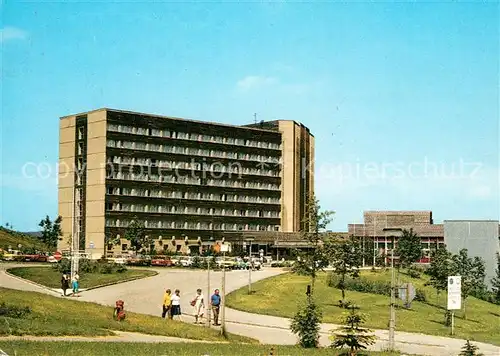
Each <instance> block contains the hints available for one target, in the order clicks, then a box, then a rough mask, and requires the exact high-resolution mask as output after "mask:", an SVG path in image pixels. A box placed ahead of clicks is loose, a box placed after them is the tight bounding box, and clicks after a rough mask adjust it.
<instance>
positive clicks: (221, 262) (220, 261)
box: [215, 257, 236, 269]
mask: <svg viewBox="0 0 500 356" xmlns="http://www.w3.org/2000/svg"><path fill="white" fill-rule="evenodd" d="M215 263H216V264H217V267H219V268H223V267H224V268H226V269H234V268H235V267H236V259H235V258H234V257H226V258H225V259H224V258H223V257H217V258H216V259H215Z"/></svg>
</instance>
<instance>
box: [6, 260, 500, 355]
mask: <svg viewBox="0 0 500 356" xmlns="http://www.w3.org/2000/svg"><path fill="white" fill-rule="evenodd" d="M156 270H157V271H158V272H159V274H158V275H157V276H153V277H148V278H144V279H141V280H136V281H131V282H126V283H121V284H117V285H113V286H109V287H104V288H99V289H94V290H88V291H85V292H83V293H82V294H81V297H80V298H78V299H79V300H84V301H89V302H96V303H99V304H105V305H114V303H115V301H116V300H117V299H123V300H124V301H125V309H126V310H130V311H134V312H138V313H143V314H151V315H159V314H160V313H161V303H162V296H163V292H164V290H165V289H166V288H170V289H172V290H173V289H176V288H178V289H180V290H181V297H182V302H181V307H182V310H183V313H187V314H189V313H191V312H192V307H191V306H190V305H189V301H190V300H191V299H192V297H193V296H194V294H195V293H196V289H197V288H202V290H203V292H204V294H205V295H206V294H207V280H208V278H207V272H206V271H189V270H175V269H156ZM280 273H282V271H281V270H277V269H265V270H263V271H256V272H254V273H252V279H253V280H254V281H256V280H259V279H263V278H268V277H271V276H274V275H277V274H280ZM221 280H222V272H212V273H211V289H212V290H213V289H215V288H219V289H221V283H222V282H221ZM247 283H248V273H247V272H246V271H230V272H227V273H226V291H227V292H230V291H233V290H235V289H238V288H240V287H243V286H245V285H247ZM0 285H1V286H5V287H8V288H14V289H23V290H34V291H38V292H46V293H49V294H54V292H53V291H47V290H46V289H44V288H39V287H36V286H33V285H32V284H29V283H26V282H23V281H20V280H18V279H15V278H12V277H10V276H7V275H6V274H5V273H3V271H1V265H0ZM82 287H84V286H82ZM226 320H227V330H228V331H229V332H231V333H235V334H240V335H244V336H249V337H253V338H256V339H258V340H260V342H261V343H266V344H282V345H287V344H295V343H296V342H297V339H296V337H295V335H293V334H292V333H291V332H290V330H289V326H290V321H289V320H288V319H286V318H279V317H273V316H266V315H257V314H250V313H246V312H241V311H237V310H233V309H229V308H227V309H226ZM184 321H187V322H192V321H193V318H192V317H190V316H187V315H184ZM335 327H336V325H333V324H323V325H322V326H321V338H320V342H321V344H322V345H324V346H326V345H329V344H330V340H329V339H328V336H329V331H330V330H331V329H333V328H335ZM375 335H376V336H377V338H378V341H377V343H376V344H375V345H374V346H373V347H372V348H371V349H373V350H381V349H384V348H386V347H387V340H388V333H387V331H386V330H376V331H375ZM464 343H465V340H461V339H453V338H447V337H440V336H432V335H424V334H414V333H406V332H397V333H396V347H397V348H398V349H399V350H401V351H402V352H405V353H409V354H420V355H431V356H434V355H435V356H448V355H450V356H452V355H453V356H454V355H457V354H458V353H459V352H460V349H461V347H462V346H463V345H464ZM475 344H476V345H478V346H479V348H480V351H481V352H482V353H483V354H484V355H485V356H490V355H491V356H498V355H500V347H496V346H493V345H489V344H484V343H475Z"/></svg>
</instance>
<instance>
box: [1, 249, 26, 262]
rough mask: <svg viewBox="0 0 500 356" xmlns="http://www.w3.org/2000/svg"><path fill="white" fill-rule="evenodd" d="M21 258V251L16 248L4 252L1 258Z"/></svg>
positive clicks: (9, 259)
mask: <svg viewBox="0 0 500 356" xmlns="http://www.w3.org/2000/svg"><path fill="white" fill-rule="evenodd" d="M22 258H23V255H22V253H21V251H18V250H10V251H8V252H7V253H4V255H3V259H4V260H5V261H19V260H20V259H22Z"/></svg>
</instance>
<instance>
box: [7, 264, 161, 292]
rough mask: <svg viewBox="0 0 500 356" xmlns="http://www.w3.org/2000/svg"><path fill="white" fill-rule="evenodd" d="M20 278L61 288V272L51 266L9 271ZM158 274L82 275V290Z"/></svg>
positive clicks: (127, 272)
mask: <svg viewBox="0 0 500 356" xmlns="http://www.w3.org/2000/svg"><path fill="white" fill-rule="evenodd" d="M7 271H8V272H9V273H12V274H13V275H16V276H18V277H21V278H24V279H28V280H30V281H33V282H36V283H39V284H41V285H44V286H47V287H50V288H61V272H59V271H57V270H56V269H55V268H52V267H51V266H37V267H16V268H10V269H8V270H7ZM156 274H157V273H156V272H154V271H148V270H144V269H128V270H126V271H124V272H121V273H112V274H102V273H80V288H82V289H86V288H92V287H97V286H101V285H105V284H110V283H117V282H122V281H126V280H130V279H137V278H144V277H150V276H154V275H156Z"/></svg>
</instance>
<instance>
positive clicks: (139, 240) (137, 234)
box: [124, 220, 149, 252]
mask: <svg viewBox="0 0 500 356" xmlns="http://www.w3.org/2000/svg"><path fill="white" fill-rule="evenodd" d="M124 238H125V239H127V240H128V241H130V247H132V250H133V251H134V252H139V251H141V250H142V249H144V248H145V247H147V246H148V245H149V238H148V237H147V235H146V230H145V227H144V223H143V222H142V221H139V220H132V222H131V223H130V224H129V225H128V227H127V230H125V236H124Z"/></svg>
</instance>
